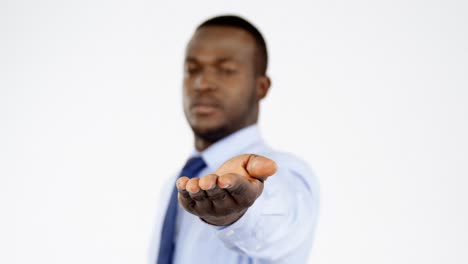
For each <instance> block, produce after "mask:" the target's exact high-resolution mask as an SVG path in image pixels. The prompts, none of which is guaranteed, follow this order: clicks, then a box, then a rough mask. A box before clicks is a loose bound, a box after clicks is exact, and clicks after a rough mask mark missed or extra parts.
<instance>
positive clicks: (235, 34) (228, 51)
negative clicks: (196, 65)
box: [186, 26, 256, 62]
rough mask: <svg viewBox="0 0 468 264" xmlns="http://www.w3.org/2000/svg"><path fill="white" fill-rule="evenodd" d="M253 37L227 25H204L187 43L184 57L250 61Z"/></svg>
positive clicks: (253, 46)
mask: <svg viewBox="0 0 468 264" xmlns="http://www.w3.org/2000/svg"><path fill="white" fill-rule="evenodd" d="M255 48H256V46H255V39H254V38H253V36H252V35H250V33H248V32H247V31H245V30H243V29H240V28H235V27H228V26H205V27H202V28H200V29H198V30H197V31H195V33H194V35H193V36H192V39H191V40H190V42H189V43H188V45H187V50H186V57H187V58H195V59H197V60H199V61H210V60H216V59H219V58H231V59H233V60H237V61H240V62H247V61H248V62H251V61H252V58H253V56H254V55H255Z"/></svg>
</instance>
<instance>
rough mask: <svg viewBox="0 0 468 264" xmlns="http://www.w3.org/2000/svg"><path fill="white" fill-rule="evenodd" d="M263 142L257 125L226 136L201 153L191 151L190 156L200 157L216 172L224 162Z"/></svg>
mask: <svg viewBox="0 0 468 264" xmlns="http://www.w3.org/2000/svg"><path fill="white" fill-rule="evenodd" d="M260 142H263V139H262V137H261V135H260V131H259V128H258V125H257V124H253V125H251V126H248V127H245V128H242V129H240V130H238V131H236V132H234V133H232V134H230V135H229V136H226V137H224V138H222V139H220V140H219V141H217V142H216V143H214V144H213V145H211V146H209V147H208V148H207V149H205V150H204V151H202V152H199V151H197V150H194V151H193V153H194V154H193V155H192V156H201V157H202V158H203V160H204V161H205V162H206V164H207V166H208V168H209V169H210V170H213V171H214V170H216V169H217V168H218V167H219V166H221V165H222V164H223V163H224V162H225V161H226V160H228V159H230V158H232V157H234V156H237V155H240V154H242V152H243V151H244V150H246V149H247V148H248V147H250V146H252V145H253V144H256V143H260Z"/></svg>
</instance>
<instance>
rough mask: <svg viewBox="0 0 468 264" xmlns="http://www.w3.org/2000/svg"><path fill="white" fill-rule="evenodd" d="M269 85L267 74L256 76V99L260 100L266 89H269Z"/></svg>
mask: <svg viewBox="0 0 468 264" xmlns="http://www.w3.org/2000/svg"><path fill="white" fill-rule="evenodd" d="M270 86H271V80H270V78H269V77H268V76H266V75H262V76H259V77H257V99H258V100H259V101H260V100H262V99H263V98H265V96H266V95H267V93H268V90H270Z"/></svg>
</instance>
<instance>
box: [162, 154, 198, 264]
mask: <svg viewBox="0 0 468 264" xmlns="http://www.w3.org/2000/svg"><path fill="white" fill-rule="evenodd" d="M205 167H206V163H205V161H203V159H202V158H201V157H193V158H190V159H189V160H188V161H187V163H185V166H184V168H183V169H182V172H181V173H180V175H179V177H182V176H187V177H189V178H193V177H196V176H197V175H198V173H200V171H201V170H202V169H203V168H205ZM176 218H177V188H176V187H175V185H174V189H173V190H172V194H171V199H170V200H169V206H168V207H167V211H166V216H165V217H164V223H163V229H162V231H161V242H160V244H159V255H158V262H157V264H172V260H173V257H174V248H175V242H174V238H175V237H174V236H175V224H176Z"/></svg>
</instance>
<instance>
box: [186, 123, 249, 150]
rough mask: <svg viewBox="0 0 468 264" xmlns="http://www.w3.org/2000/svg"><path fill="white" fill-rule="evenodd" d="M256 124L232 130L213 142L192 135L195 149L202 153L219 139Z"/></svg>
mask: <svg viewBox="0 0 468 264" xmlns="http://www.w3.org/2000/svg"><path fill="white" fill-rule="evenodd" d="M255 123H256V122H253V123H249V124H247V125H245V126H242V127H240V128H239V129H237V130H234V131H232V132H230V133H226V134H225V135H222V136H221V137H219V138H217V139H215V140H209V139H206V138H203V137H200V136H199V135H194V139H195V149H196V150H197V151H199V152H202V151H204V150H205V149H207V148H208V147H210V146H211V145H213V144H214V143H216V142H218V141H220V140H221V139H223V138H225V137H227V136H229V135H231V134H233V133H236V132H237V131H239V130H241V129H244V128H246V127H248V126H251V125H254V124H255Z"/></svg>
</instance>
